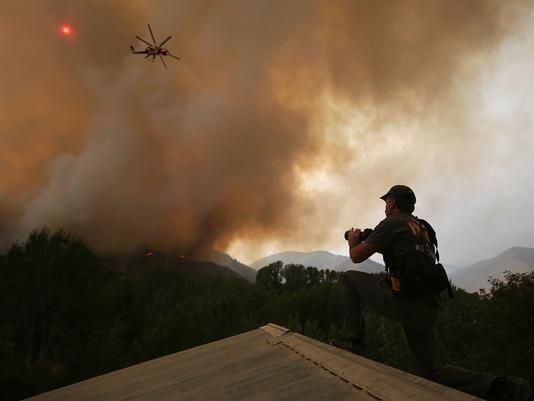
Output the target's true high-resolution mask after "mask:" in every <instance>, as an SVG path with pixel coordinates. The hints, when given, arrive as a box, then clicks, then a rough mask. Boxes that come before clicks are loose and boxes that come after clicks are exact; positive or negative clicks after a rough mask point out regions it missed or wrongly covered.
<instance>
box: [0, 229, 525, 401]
mask: <svg viewBox="0 0 534 401" xmlns="http://www.w3.org/2000/svg"><path fill="white" fill-rule="evenodd" d="M110 263H111V262H110V261H109V259H106V258H104V257H102V256H100V255H97V254H96V253H95V252H94V251H93V250H92V249H91V248H90V247H89V246H88V245H87V244H86V243H84V242H83V241H82V240H80V239H79V238H77V237H76V236H74V235H71V234H69V233H66V232H64V231H61V230H58V231H50V230H49V229H47V228H39V229H36V230H34V231H33V232H31V233H30V235H29V236H28V238H27V239H26V240H25V241H24V242H16V243H14V244H12V245H11V247H10V248H9V249H7V250H6V251H5V253H4V254H2V255H0V314H1V315H0V317H1V319H0V388H1V389H2V391H1V395H0V399H1V400H18V399H21V398H25V397H29V396H31V395H35V394H39V393H41V392H45V391H49V390H52V389H54V388H57V387H61V386H65V385H68V384H71V383H75V382H78V381H81V380H84V379H87V378H90V377H94V376H97V375H101V374H104V373H107V372H110V371H113V370H117V369H121V368H124V367H127V366H130V365H133V364H137V363H140V362H143V361H147V360H150V359H154V358H157V357H160V356H163V355H167V354H170V353H174V352H179V351H182V350H185V349H188V348H190V347H194V346H198V345H201V344H205V343H208V342H211V341H215V340H218V339H221V338H225V337H228V336H232V335H235V334H239V333H242V332H245V331H249V330H254V329H257V328H258V327H260V326H262V325H264V324H266V323H269V322H272V323H276V324H278V325H281V326H285V327H288V328H290V329H291V330H294V331H297V332H299V333H302V334H304V335H307V336H310V337H313V338H315V339H318V340H320V341H324V342H328V341H329V339H331V338H334V337H336V336H339V335H341V333H342V331H341V330H342V325H343V313H342V305H341V299H340V294H339V290H338V287H337V279H338V274H339V273H337V272H335V271H328V270H326V271H324V270H318V269H317V268H315V267H308V266H302V265H285V266H284V265H283V264H282V262H276V263H272V264H270V265H268V266H265V267H264V268H262V269H261V270H259V271H258V274H257V277H256V282H255V283H251V282H249V281H247V280H245V279H243V278H241V277H239V276H237V275H235V274H222V273H221V272H220V271H218V270H214V271H213V272H210V271H209V269H198V270H197V269H195V268H194V267H192V268H187V261H182V262H181V264H180V265H177V264H176V263H175V262H174V261H172V260H162V259H151V258H139V259H136V260H135V263H133V264H130V266H129V267H128V268H126V269H117V268H112V267H111V266H110ZM222 270H224V269H222ZM453 291H454V299H453V300H450V301H448V302H445V303H444V305H443V310H442V313H441V316H440V321H439V325H438V334H439V339H440V347H441V352H442V355H443V358H444V359H445V360H446V361H447V362H449V363H451V364H456V365H459V366H462V367H465V368H470V369H475V370H481V371H488V372H492V373H495V374H499V375H518V376H522V377H525V378H527V379H529V381H530V382H531V383H534V336H533V335H531V333H533V332H534V313H533V311H534V272H530V273H528V274H527V273H525V274H512V273H508V274H507V275H506V276H505V279H504V280H493V281H492V282H491V290H489V291H487V292H485V293H478V294H477V293H466V292H465V291H463V290H461V289H458V288H454V289H453ZM366 325H367V331H368V339H369V343H368V344H367V345H368V350H367V353H368V355H367V356H368V357H369V358H371V359H374V360H376V361H379V362H383V363H386V364H388V365H391V366H394V367H397V368H400V369H403V370H406V371H411V367H410V361H409V356H408V353H407V347H406V345H405V343H404V341H405V340H404V336H403V334H402V330H401V327H400V326H399V325H398V324H396V323H394V322H391V321H389V320H387V319H384V318H381V317H379V316H377V315H375V314H374V313H373V311H371V310H367V311H366Z"/></svg>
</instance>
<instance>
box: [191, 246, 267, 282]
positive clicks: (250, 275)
mask: <svg viewBox="0 0 534 401" xmlns="http://www.w3.org/2000/svg"><path fill="white" fill-rule="evenodd" d="M195 259H196V260H199V261H206V262H212V263H216V264H218V265H220V266H225V267H227V268H229V269H230V270H232V271H234V272H235V273H237V274H239V275H240V276H241V277H244V278H245V279H247V280H248V281H250V282H252V283H253V282H255V281H256V273H257V271H256V270H255V269H253V268H251V267H249V266H247V265H245V264H243V263H241V262H239V261H238V260H237V259H234V258H232V257H231V256H230V255H227V254H226V253H222V252H218V251H215V250H211V251H206V252H203V253H202V255H201V256H196V257H195Z"/></svg>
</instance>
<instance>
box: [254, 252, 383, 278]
mask: <svg viewBox="0 0 534 401" xmlns="http://www.w3.org/2000/svg"><path fill="white" fill-rule="evenodd" d="M279 260H280V261H282V262H283V263H284V265H287V264H296V265H303V266H306V267H307V266H313V267H316V268H317V269H319V270H320V269H325V270H326V269H329V270H335V271H346V270H351V269H352V270H361V271H365V272H368V273H379V272H383V271H384V266H383V265H381V264H380V263H377V262H375V261H372V260H366V261H365V262H362V263H358V264H355V263H353V262H352V261H351V260H350V258H349V257H347V256H342V255H336V254H333V253H331V252H328V251H324V250H318V251H310V252H302V251H283V252H278V253H275V254H272V255H268V256H266V257H263V258H261V259H259V260H257V261H255V262H254V263H251V264H250V266H251V267H252V268H254V269H256V270H259V269H261V268H262V267H265V266H267V265H269V264H271V263H274V262H276V261H279Z"/></svg>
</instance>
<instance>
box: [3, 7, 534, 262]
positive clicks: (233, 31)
mask: <svg viewBox="0 0 534 401" xmlns="http://www.w3.org/2000/svg"><path fill="white" fill-rule="evenodd" d="M148 3H149V2H147V1H144V2H143V1H137V2H131V1H116V2H109V1H94V2H81V1H80V2H67V1H47V2H42V1H37V0H33V1H28V2H17V1H15V0H8V1H7V5H6V6H5V7H4V10H6V12H3V13H2V15H1V16H0V44H1V47H2V48H3V49H9V50H8V51H4V54H5V56H6V57H5V59H4V60H3V65H2V74H1V76H0V88H1V90H2V94H3V96H2V97H1V98H0V133H1V139H0V141H1V142H0V166H1V167H2V168H1V169H0V217H1V222H0V245H1V246H2V248H6V247H7V246H8V245H9V244H10V243H12V242H13V241H14V240H16V239H19V240H20V239H23V238H25V236H26V235H27V233H28V232H29V231H30V230H31V229H34V228H36V227H39V226H42V225H47V226H49V227H51V228H59V227H62V228H64V229H66V230H68V231H72V232H74V233H76V234H77V235H79V236H81V237H82V238H84V239H85V240H87V241H88V242H89V243H91V245H93V246H94V247H96V248H97V249H99V250H102V251H124V250H130V249H133V248H135V247H138V246H153V247H165V248H175V247H176V248H179V249H180V250H183V251H185V252H195V251H198V250H199V249H201V248H203V247H207V248H210V247H217V248H219V249H221V250H225V249H227V250H230V251H231V252H232V253H233V254H235V255H236V256H238V257H239V258H240V259H244V260H245V261H246V262H252V261H253V260H254V259H256V258H259V257H261V256H264V254H265V252H268V251H274V250H285V249H297V250H310V249H330V250H337V249H338V247H339V249H341V248H342V246H343V243H342V242H341V243H340V241H339V238H341V234H340V233H342V232H343V231H344V230H345V229H346V228H348V227H349V226H352V225H356V224H362V225H370V226H372V225H374V224H376V223H377V222H378V220H379V219H380V218H381V217H382V213H383V211H382V208H383V205H382V204H381V203H377V200H376V198H377V197H378V196H379V195H381V194H382V193H383V192H384V191H385V190H387V188H388V187H389V186H391V185H393V184H395V183H400V182H402V183H406V184H409V185H412V186H413V187H414V189H415V191H416V193H418V194H421V195H422V196H420V197H419V199H420V201H419V203H418V204H421V203H422V211H423V212H424V213H426V216H429V215H430V217H434V219H435V220H438V221H439V222H440V224H441V225H442V226H443V227H444V228H446V229H447V231H448V232H449V234H444V235H447V236H448V237H446V238H449V239H447V240H446V242H445V243H447V241H449V243H450V244H451V245H450V247H451V251H453V250H454V252H456V254H455V256H456V257H457V258H466V257H467V253H466V252H467V250H466V249H463V250H462V249H460V248H454V246H453V240H454V236H453V235H451V234H450V232H451V231H455V230H456V229H457V227H458V226H455V225H453V224H451V223H449V219H447V218H445V217H443V216H445V215H448V214H449V213H451V214H452V213H454V212H455V211H456V210H455V208H454V205H453V204H451V202H452V201H451V200H450V199H456V198H455V197H454V196H452V197H450V199H449V202H448V203H447V202H445V201H444V200H443V198H444V197H443V196H440V195H443V194H444V193H448V194H449V195H450V194H451V192H452V193H453V194H454V193H461V192H462V191H464V190H467V189H468V188H470V186H472V184H473V183H476V185H479V186H484V185H485V184H484V182H485V181H484V180H485V179H486V178H484V177H486V176H485V175H484V171H487V170H488V168H491V166H493V165H492V164H491V163H490V161H491V160H493V159H494V158H495V155H496V153H495V148H494V147H493V146H491V143H493V142H494V139H491V141H488V136H487V135H488V129H491V127H488V126H483V125H481V124H480V122H479V119H480V118H481V113H483V111H481V110H483V107H482V106H481V104H482V103H483V102H484V100H483V95H482V93H483V89H484V87H485V86H487V85H486V84H487V81H485V80H487V79H491V77H492V74H494V73H495V72H494V71H492V69H491V66H492V65H498V63H497V62H496V61H495V60H497V59H498V55H499V54H500V53H499V51H501V50H499V49H502V48H503V46H504V44H506V43H508V42H507V41H510V40H511V39H510V38H513V37H515V36H514V35H517V33H518V32H522V29H524V28H523V27H524V26H525V24H526V22H525V21H526V19H527V17H526V16H527V15H530V14H529V12H530V9H529V8H527V5H528V3H529V2H528V1H509V2H502V1H497V0H495V1H489V0H472V1H470V2H450V1H446V0H443V1H432V2H428V1H426V0H409V1H408V0H406V1H398V2H395V3H392V2H389V1H373V2H369V1H348V0H347V1H342V0H336V1H319V0H316V1H310V0H306V1H304V0H302V1H298V0H295V1H291V2H282V1H254V2H250V1H245V0H242V1H241V0H235V1H232V2H217V1H195V2H193V1H181V2H176V1H172V2H171V1H159V2H150V4H148ZM64 23H69V24H71V26H72V27H73V35H71V36H69V37H65V36H62V35H60V33H59V29H60V26H61V24H64ZM146 23H151V25H152V27H153V29H154V31H155V32H154V33H155V34H156V37H157V39H159V40H163V39H164V38H165V37H166V36H168V35H173V39H172V40H170V41H169V42H167V43H166V46H168V47H169V49H170V50H171V51H172V52H173V53H175V54H176V55H178V56H179V57H181V58H182V61H181V62H178V61H176V60H169V61H168V62H167V64H168V66H169V69H168V70H165V69H164V68H163V66H162V65H161V64H159V63H154V64H152V63H147V62H145V61H144V60H143V58H142V56H133V55H130V54H129V53H128V50H129V49H128V47H129V45H130V44H133V45H135V46H136V47H137V48H142V43H141V42H139V41H137V40H136V39H135V35H140V36H142V37H144V38H145V39H147V38H148V37H149V35H148V32H147V29H146ZM492 60H493V61H492ZM492 63H493V64H492ZM488 77H490V78H488ZM516 122H517V121H516ZM495 124H497V122H495ZM521 124H522V125H521ZM521 124H519V125H518V124H515V123H514V125H513V130H517V132H518V133H517V138H516V137H515V136H514V138H516V139H514V143H516V142H517V141H519V142H520V141H521V140H524V139H521V138H525V137H526V136H525V135H527V134H528V132H530V131H529V130H530V128H531V126H530V125H529V124H530V123H529V122H527V123H525V121H523V122H522V123H521ZM507 129H508V130H510V129H512V128H510V127H508V128H507ZM514 132H515V131H514ZM492 138H493V137H492ZM527 144H528V146H531V142H527ZM476 155H479V156H476ZM511 174H512V175H513V174H514V172H513V171H512V172H511ZM481 177H482V178H481ZM436 182H440V183H443V185H444V186H448V188H449V189H448V190H447V189H446V188H443V187H440V186H438V185H436ZM425 200H426V204H425V203H424V202H425ZM484 205H485V204H484ZM472 208H473V210H477V209H483V208H480V207H477V204H475V205H474V206H472ZM487 208H488V209H490V210H492V208H494V205H491V204H489V205H488V206H487ZM470 210H471V209H470ZM484 216H486V215H484ZM484 216H482V217H480V216H479V217H476V216H475V220H476V219H478V220H484V219H485V220H487V218H486V217H484ZM468 218H473V216H471V215H467V216H465V219H468ZM429 219H430V218H429ZM435 220H434V221H435ZM478 220H477V221H478ZM509 220H510V219H509V218H508V220H507V221H509ZM457 221H458V224H460V222H461V221H463V219H460V218H458V220H457ZM360 222H361V223H360ZM438 234H439V230H438ZM338 237H339V238H338ZM523 237H524V236H523ZM520 238H522V237H521V236H518V239H520ZM493 241H494V242H498V238H495V239H494V240H493ZM517 245H521V244H517ZM527 245H528V244H527ZM531 245H532V246H534V244H531ZM481 246H482V245H481ZM484 249H486V248H484ZM488 256H492V255H488Z"/></svg>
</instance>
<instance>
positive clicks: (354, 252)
mask: <svg viewBox="0 0 534 401" xmlns="http://www.w3.org/2000/svg"><path fill="white" fill-rule="evenodd" d="M347 242H348V243H349V255H350V260H352V261H353V262H354V263H362V262H363V261H364V260H367V259H368V258H369V257H370V256H371V255H372V254H373V253H375V252H376V249H375V248H374V247H373V246H372V245H369V244H368V243H367V242H362V240H361V230H360V229H359V228H357V229H354V228H351V229H350V230H349V235H348V239H347Z"/></svg>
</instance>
